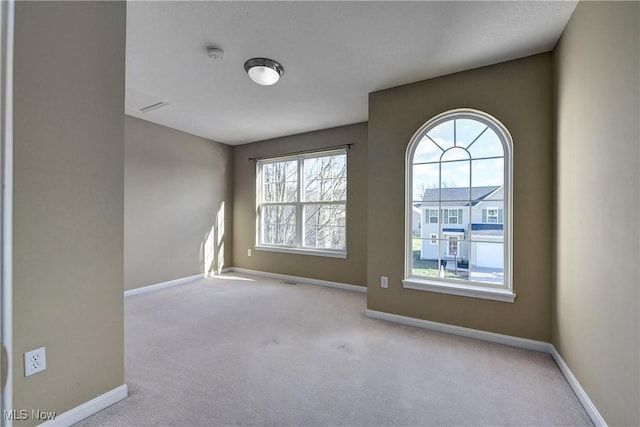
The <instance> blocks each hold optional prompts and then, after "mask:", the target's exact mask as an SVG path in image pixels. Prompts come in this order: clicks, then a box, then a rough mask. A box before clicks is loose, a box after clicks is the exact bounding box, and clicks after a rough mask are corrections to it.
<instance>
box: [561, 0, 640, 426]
mask: <svg viewBox="0 0 640 427" xmlns="http://www.w3.org/2000/svg"><path fill="white" fill-rule="evenodd" d="M639 26H640V3H638V2H625V3H612V2H604V3H600V2H598V3H595V2H580V3H579V4H578V7H577V9H576V10H575V12H574V14H573V16H572V18H571V20H570V22H569V25H568V27H567V28H566V30H565V32H564V34H563V36H562V38H561V40H560V43H559V45H558V46H557V48H556V50H555V51H554V62H555V65H556V67H555V68H556V79H557V85H556V102H557V106H558V107H557V115H556V121H557V195H556V203H557V211H556V215H557V236H556V252H557V267H556V268H557V270H556V278H555V281H556V289H555V304H554V310H553V324H554V328H553V344H554V345H555V346H556V348H557V349H558V351H559V352H560V354H561V355H562V357H563V358H564V360H565V361H566V362H567V364H568V365H569V367H570V368H571V370H572V372H573V373H574V375H575V376H576V377H577V379H578V381H580V384H581V385H582V387H583V388H584V389H585V390H586V392H587V394H588V395H589V397H590V398H591V400H592V401H593V402H594V404H595V405H596V407H597V408H598V410H599V411H600V413H601V414H602V416H603V417H604V418H605V421H606V422H607V423H608V424H609V425H625V426H631V425H636V426H637V425H640V412H639V411H640V409H639V408H640V371H639V369H640V358H639V349H640V342H639V335H640V317H639V313H640V301H639V299H640V290H639V287H640V276H639V271H638V262H639V260H640V252H639V249H638V246H639V239H640V235H639V231H638V223H639V220H640V217H639V211H640V206H639V197H638V196H639V195H638V188H639V182H640V176H639V175H638V169H639V159H638V155H639V150H638V147H639V145H640V129H639V117H640V93H639V91H640V70H639V61H640V49H639V45H640V32H639V30H638V27H639Z"/></svg>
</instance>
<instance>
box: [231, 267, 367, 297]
mask: <svg viewBox="0 0 640 427" xmlns="http://www.w3.org/2000/svg"><path fill="white" fill-rule="evenodd" d="M225 270H230V271H235V272H237V273H245V274H254V275H256V276H264V277H271V278H273V279H280V280H285V281H288V282H297V283H304V284H306V285H318V286H327V287H329V288H337V289H344V290H347V291H354V292H362V293H366V292H367V288H366V286H356V285H350V284H347V283H339V282H329V281H327V280H319V279H310V278H308V277H299V276H290V275H288V274H278V273H269V272H266V271H258V270H249V269H247V268H239V267H231V268H229V269H225ZM223 271H224V270H223Z"/></svg>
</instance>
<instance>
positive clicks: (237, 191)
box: [233, 123, 367, 286]
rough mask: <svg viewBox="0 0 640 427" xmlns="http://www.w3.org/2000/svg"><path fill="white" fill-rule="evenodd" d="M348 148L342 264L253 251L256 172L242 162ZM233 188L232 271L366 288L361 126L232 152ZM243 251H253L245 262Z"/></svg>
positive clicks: (364, 170) (364, 160)
mask: <svg viewBox="0 0 640 427" xmlns="http://www.w3.org/2000/svg"><path fill="white" fill-rule="evenodd" d="M347 143H354V144H356V145H355V146H354V147H352V148H351V149H350V150H349V151H348V152H347V176H348V180H347V181H348V182H347V198H348V200H347V258H346V259H338V258H327V257H318V256H310V255H297V254H284V253H276V252H265V251H259V250H253V249H254V247H255V243H256V242H255V239H256V236H255V234H256V232H255V230H256V214H255V212H256V174H255V168H256V166H255V162H253V161H248V160H247V159H248V158H249V157H262V156H276V155H281V154H287V153H292V152H296V151H301V150H309V149H315V148H322V147H330V146H333V145H339V144H347ZM233 183H234V186H233V200H234V205H233V240H234V252H233V263H234V266H235V267H241V268H249V269H252V270H259V271H267V272H272V273H279V274H289V275H293V276H302V277H309V278H314V279H322V280H329V281H333V282H341V283H348V284H352V285H359V286H366V265H367V244H366V242H367V235H366V220H367V125H366V123H361V124H356V125H351V126H344V127H338V128H333V129H327V130H322V131H318V132H310V133H305V134H300V135H294V136H289V137H285V138H278V139H272V140H268V141H261V142H257V143H253V144H247V145H241V146H236V147H234V149H233ZM247 249H252V252H253V255H252V256H251V257H249V256H247Z"/></svg>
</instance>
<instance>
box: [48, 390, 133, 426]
mask: <svg viewBox="0 0 640 427" xmlns="http://www.w3.org/2000/svg"><path fill="white" fill-rule="evenodd" d="M127 395H128V391H127V385H126V384H122V385H121V386H120V387H116V388H114V389H113V390H111V391H108V392H106V393H105V394H101V395H100V396H98V397H96V398H95V399H91V400H90V401H88V402H85V403H83V404H82V405H80V406H76V407H75V408H73V409H70V410H68V411H67V412H64V413H62V414H60V415H58V416H56V417H55V418H54V419H52V420H49V421H47V422H44V423H42V424H40V426H44V427H68V426H71V425H73V424H75V423H77V422H79V421H82V420H84V419H85V418H87V417H90V416H91V415H93V414H96V413H98V412H100V411H102V410H103V409H105V408H107V407H109V406H111V405H113V404H114V403H117V402H119V401H121V400H122V399H124V398H126V397H127Z"/></svg>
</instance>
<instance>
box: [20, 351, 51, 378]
mask: <svg viewBox="0 0 640 427" xmlns="http://www.w3.org/2000/svg"><path fill="white" fill-rule="evenodd" d="M45 369H47V353H46V352H45V349H44V347H40V348H36V349H35V350H31V351H28V352H26V353H25V354H24V376H25V377H28V376H29V375H33V374H37V373H38V372H40V371H44V370H45Z"/></svg>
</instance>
